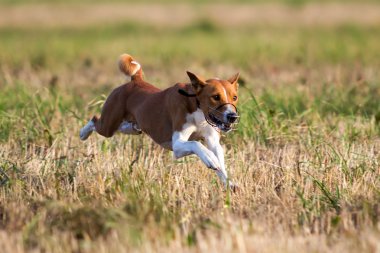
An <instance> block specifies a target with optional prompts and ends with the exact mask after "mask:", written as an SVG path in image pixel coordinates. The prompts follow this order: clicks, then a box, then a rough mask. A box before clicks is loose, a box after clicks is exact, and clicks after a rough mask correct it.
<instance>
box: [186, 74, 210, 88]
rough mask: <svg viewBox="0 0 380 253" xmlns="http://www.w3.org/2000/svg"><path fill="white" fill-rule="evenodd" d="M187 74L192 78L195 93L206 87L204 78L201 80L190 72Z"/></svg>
mask: <svg viewBox="0 0 380 253" xmlns="http://www.w3.org/2000/svg"><path fill="white" fill-rule="evenodd" d="M186 73H187V75H188V76H189V78H190V81H191V84H192V85H193V87H194V90H195V92H196V93H198V92H200V91H201V90H202V89H203V87H204V86H205V85H206V82H205V81H203V79H202V78H199V77H198V76H197V75H195V74H193V73H191V72H190V71H186Z"/></svg>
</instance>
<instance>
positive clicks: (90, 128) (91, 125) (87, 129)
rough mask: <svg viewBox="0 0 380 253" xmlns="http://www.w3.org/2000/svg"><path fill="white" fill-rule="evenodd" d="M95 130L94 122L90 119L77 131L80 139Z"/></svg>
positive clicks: (85, 137) (84, 138)
mask: <svg viewBox="0 0 380 253" xmlns="http://www.w3.org/2000/svg"><path fill="white" fill-rule="evenodd" d="M93 131H95V124H94V122H93V121H92V120H90V121H89V122H88V123H87V124H86V125H85V126H84V127H83V128H82V129H81V130H80V132H79V137H80V139H81V140H82V141H84V140H86V139H87V138H88V137H89V136H90V135H91V134H92V132H93Z"/></svg>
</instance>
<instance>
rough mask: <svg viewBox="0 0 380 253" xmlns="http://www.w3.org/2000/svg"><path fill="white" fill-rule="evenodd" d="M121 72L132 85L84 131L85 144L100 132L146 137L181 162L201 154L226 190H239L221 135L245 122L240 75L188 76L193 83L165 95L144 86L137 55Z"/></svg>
mask: <svg viewBox="0 0 380 253" xmlns="http://www.w3.org/2000/svg"><path fill="white" fill-rule="evenodd" d="M119 68H120V70H121V71H122V72H123V73H124V74H125V75H127V76H129V77H130V78H131V81H130V82H128V83H125V84H124V85H121V86H119V87H118V88H116V89H114V90H113V91H112V92H111V94H110V95H109V96H108V98H107V100H106V101H105V103H104V105H103V108H102V111H101V116H100V118H98V117H97V116H94V117H93V118H92V119H91V120H90V121H89V122H88V123H87V124H86V125H85V126H84V127H83V128H82V129H81V130H80V139H81V140H83V141H84V140H86V139H87V138H88V137H89V136H90V135H91V133H92V132H94V131H95V132H97V133H98V134H100V135H102V136H104V137H107V138H108V137H111V136H113V135H114V134H115V133H116V132H121V133H124V134H132V135H139V134H142V133H145V134H147V135H149V136H150V137H151V138H152V139H153V141H154V142H156V143H157V144H159V145H160V146H162V147H163V148H165V149H169V150H172V151H173V153H174V158H175V159H178V158H181V157H184V156H188V155H191V154H195V155H197V156H198V157H199V158H200V159H201V160H202V162H203V163H204V164H205V165H206V166H207V167H208V168H211V169H213V170H215V171H216V173H217V175H218V176H219V178H220V180H221V181H222V183H223V184H224V186H226V187H227V186H230V187H231V188H232V189H235V188H236V185H235V184H234V183H232V182H231V181H230V180H229V178H228V174H227V171H226V168H225V163H224V151H223V148H222V146H221V145H220V132H225V133H227V132H229V131H231V130H232V128H233V126H234V125H235V124H236V123H237V121H238V119H239V115H238V111H237V109H236V105H237V102H238V86H239V85H238V79H239V73H236V74H235V75H233V76H232V77H231V78H229V79H227V80H221V79H218V78H213V79H208V80H204V79H203V78H201V77H199V76H197V75H195V74H193V73H191V72H189V71H187V75H188V77H189V78H190V83H177V84H175V85H174V86H172V87H169V88H167V89H165V90H160V89H158V88H157V87H155V86H153V85H151V84H149V83H147V82H145V81H144V78H143V71H142V67H141V65H140V63H138V62H137V61H135V60H134V59H133V58H132V56H130V55H128V54H123V55H121V56H120V59H119ZM200 140H203V141H204V144H205V145H204V144H202V143H201V142H200Z"/></svg>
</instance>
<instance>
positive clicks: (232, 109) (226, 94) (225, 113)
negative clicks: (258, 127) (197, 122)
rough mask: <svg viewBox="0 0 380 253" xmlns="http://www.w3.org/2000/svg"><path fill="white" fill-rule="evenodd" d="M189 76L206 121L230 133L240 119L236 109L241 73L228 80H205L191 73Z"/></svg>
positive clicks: (188, 73)
mask: <svg viewBox="0 0 380 253" xmlns="http://www.w3.org/2000/svg"><path fill="white" fill-rule="evenodd" d="M187 75H188V76H189V78H190V81H191V84H192V86H193V89H194V91H195V93H196V97H197V99H198V101H199V107H200V109H201V110H202V111H203V113H204V115H205V118H206V120H207V121H208V122H209V123H210V124H212V125H214V126H216V127H218V128H219V129H220V130H221V131H223V132H229V131H230V130H231V129H232V126H233V124H234V123H236V122H237V120H238V118H239V115H238V112H237V109H236V104H237V102H238V94H237V92H238V86H239V84H238V79H239V73H237V74H235V75H233V76H232V77H230V78H229V79H227V80H220V79H217V78H214V79H208V80H203V79H202V78H200V77H198V76H197V75H195V74H193V73H191V72H187Z"/></svg>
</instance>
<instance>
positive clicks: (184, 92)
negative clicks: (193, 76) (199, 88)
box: [178, 89, 200, 108]
mask: <svg viewBox="0 0 380 253" xmlns="http://www.w3.org/2000/svg"><path fill="white" fill-rule="evenodd" d="M178 93H179V94H181V95H182V96H185V97H189V98H192V97H195V100H196V102H197V107H198V108H200V103H199V100H198V98H197V95H195V94H189V93H188V92H187V91H185V90H184V89H178Z"/></svg>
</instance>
